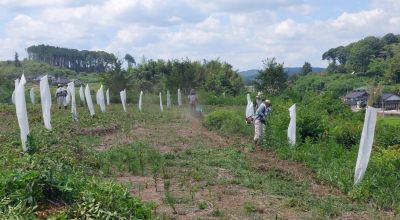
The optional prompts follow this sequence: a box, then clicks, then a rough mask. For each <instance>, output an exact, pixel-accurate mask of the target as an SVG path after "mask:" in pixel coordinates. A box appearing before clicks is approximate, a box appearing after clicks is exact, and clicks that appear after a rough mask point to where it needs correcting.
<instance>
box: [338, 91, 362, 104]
mask: <svg viewBox="0 0 400 220" xmlns="http://www.w3.org/2000/svg"><path fill="white" fill-rule="evenodd" d="M343 101H344V103H346V104H347V105H349V106H351V107H361V105H366V104H367V102H368V92H367V91H354V92H350V93H348V94H347V95H346V96H345V97H344V98H343Z"/></svg>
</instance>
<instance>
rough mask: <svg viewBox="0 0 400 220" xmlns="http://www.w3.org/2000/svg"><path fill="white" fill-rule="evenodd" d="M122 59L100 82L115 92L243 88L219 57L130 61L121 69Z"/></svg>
mask: <svg viewBox="0 0 400 220" xmlns="http://www.w3.org/2000/svg"><path fill="white" fill-rule="evenodd" d="M121 66H122V61H117V62H116V66H115V68H114V69H113V70H112V71H110V72H105V73H104V74H103V76H102V80H101V81H102V82H103V84H104V85H106V87H108V88H110V91H111V92H112V93H114V94H119V91H121V90H123V89H124V88H127V89H131V90H132V89H133V90H136V91H137V92H139V91H146V92H159V91H166V90H171V91H176V90H177V89H178V88H180V89H181V90H182V91H183V92H184V93H188V92H189V90H190V89H201V90H204V91H206V92H211V93H214V94H216V95H222V94H226V95H232V96H235V95H239V94H241V93H242V92H244V90H245V86H244V82H243V79H242V78H241V77H240V76H239V74H238V71H237V70H234V69H233V67H232V65H230V64H229V63H226V62H221V61H219V60H210V61H206V60H203V61H202V62H200V61H192V60H189V59H182V60H177V59H175V60H162V59H158V60H152V59H150V60H146V59H143V60H142V61H141V62H140V64H137V65H135V66H132V65H129V66H130V67H128V68H127V69H123V68H122V67H121Z"/></svg>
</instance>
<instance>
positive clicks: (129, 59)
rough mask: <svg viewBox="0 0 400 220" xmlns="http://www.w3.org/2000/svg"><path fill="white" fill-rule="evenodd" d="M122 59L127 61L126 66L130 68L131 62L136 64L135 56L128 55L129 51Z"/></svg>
mask: <svg viewBox="0 0 400 220" xmlns="http://www.w3.org/2000/svg"><path fill="white" fill-rule="evenodd" d="M124 59H125V60H126V62H127V63H128V68H129V69H130V68H132V64H133V65H135V66H136V61H135V58H134V57H133V56H132V55H130V54H129V53H127V54H125V57H124Z"/></svg>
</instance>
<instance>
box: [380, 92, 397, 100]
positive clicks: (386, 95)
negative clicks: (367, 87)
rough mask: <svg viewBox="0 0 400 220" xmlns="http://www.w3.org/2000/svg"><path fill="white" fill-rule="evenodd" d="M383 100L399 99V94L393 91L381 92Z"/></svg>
mask: <svg viewBox="0 0 400 220" xmlns="http://www.w3.org/2000/svg"><path fill="white" fill-rule="evenodd" d="M382 99H383V101H400V96H398V95H396V94H393V93H382V95H381V100H382Z"/></svg>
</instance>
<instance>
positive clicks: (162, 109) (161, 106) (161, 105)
mask: <svg viewBox="0 0 400 220" xmlns="http://www.w3.org/2000/svg"><path fill="white" fill-rule="evenodd" d="M160 110H161V112H162V111H164V107H163V104H162V97H161V92H160Z"/></svg>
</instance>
